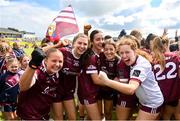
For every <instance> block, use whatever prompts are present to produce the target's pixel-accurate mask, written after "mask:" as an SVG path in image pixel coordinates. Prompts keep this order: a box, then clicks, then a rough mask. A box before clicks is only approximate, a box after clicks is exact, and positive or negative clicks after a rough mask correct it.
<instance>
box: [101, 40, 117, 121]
mask: <svg viewBox="0 0 180 121" xmlns="http://www.w3.org/2000/svg"><path fill="white" fill-rule="evenodd" d="M118 60H119V58H118V57H117V56H116V44H115V42H114V40H113V39H112V38H110V39H105V42H104V54H100V69H101V70H102V71H104V72H106V73H107V75H108V77H109V78H111V79H114V78H115V77H116V74H117V71H116V66H117V62H118ZM114 96H115V90H113V89H111V88H109V87H104V86H102V87H100V90H99V94H98V106H99V111H100V112H101V114H103V112H104V116H105V119H106V120H111V118H112V109H113V98H114Z"/></svg>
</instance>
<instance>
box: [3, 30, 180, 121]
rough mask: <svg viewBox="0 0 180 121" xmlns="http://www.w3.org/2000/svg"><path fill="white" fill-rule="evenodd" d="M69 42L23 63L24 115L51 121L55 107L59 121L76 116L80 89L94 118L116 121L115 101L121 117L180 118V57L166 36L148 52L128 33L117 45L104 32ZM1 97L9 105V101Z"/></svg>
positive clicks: (21, 109)
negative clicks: (135, 115) (170, 46)
mask: <svg viewBox="0 0 180 121" xmlns="http://www.w3.org/2000/svg"><path fill="white" fill-rule="evenodd" d="M86 33H87V32H86ZM67 44H68V42H67V41H59V42H58V43H57V44H55V45H46V47H43V48H42V49H40V48H36V49H35V50H34V51H33V52H32V54H31V55H32V58H31V60H30V62H29V60H28V59H26V58H24V61H23V60H22V61H21V62H24V63H26V66H27V67H26V66H25V67H26V69H25V70H24V67H23V66H22V67H21V68H22V70H24V71H23V72H22V73H21V74H20V75H18V78H20V79H19V82H18V86H19V89H20V94H18V93H19V92H18V91H17V93H16V95H18V102H17V114H18V116H19V117H20V119H22V120H27V119H28V120H47V119H49V114H50V111H51V114H52V118H53V119H55V120H63V114H64V112H65V113H66V114H67V118H68V120H76V119H77V115H76V113H77V111H76V108H75V106H76V105H75V102H74V101H75V98H74V93H75V89H76V88H77V95H78V100H79V103H80V104H81V105H82V106H83V107H84V108H85V110H86V113H87V119H90V120H102V119H103V118H105V119H106V120H111V119H112V110H113V105H114V104H113V103H114V102H116V103H115V105H116V118H117V119H118V120H129V119H132V114H133V112H134V111H137V110H138V112H137V117H136V119H137V120H158V119H164V120H169V119H171V118H172V116H174V118H175V119H180V93H179V91H178V88H179V87H180V64H179V63H180V57H179V56H178V55H177V54H176V53H175V52H170V51H169V49H168V48H169V40H168V39H167V38H165V37H164V36H162V37H160V36H155V37H154V38H153V39H152V40H151V44H150V47H149V48H148V52H146V51H144V50H145V49H143V48H142V47H141V44H140V40H139V37H136V36H134V35H124V36H122V37H121V38H119V39H118V41H117V42H116V43H115V42H114V40H113V39H112V37H110V36H106V37H105V38H104V36H103V32H101V31H99V30H93V31H92V32H91V33H90V35H89V37H88V36H87V35H85V34H83V33H79V34H77V35H76V36H75V37H74V39H73V41H72V45H71V46H64V45H67ZM13 62H14V61H13ZM15 62H16V61H15ZM8 63H10V62H7V69H8V68H10V67H11V68H10V69H8V71H10V73H17V72H11V71H13V69H12V66H13V67H14V65H13V64H14V63H12V62H11V63H10V64H8ZM27 63H28V64H29V65H27ZM16 65H17V64H16ZM14 68H15V67H14ZM16 68H18V67H16ZM14 70H15V69H14ZM16 70H18V69H16ZM8 73H9V72H8ZM12 76H13V77H14V74H13V75H12ZM4 78H5V76H4V75H2V76H1V77H0V79H1V80H6V79H4ZM2 83H4V82H3V81H0V84H1V85H0V86H2ZM14 87H15V86H14ZM0 89H1V88H0ZM1 92H3V91H1ZM1 92H0V94H1ZM3 93H4V92H3ZM1 95H2V94H1ZM1 95H0V96H1ZM3 99H4V98H3ZM12 99H15V98H12ZM114 99H115V100H116V101H113V100H114ZM0 101H1V102H0V104H1V103H2V104H3V101H4V100H0ZM14 102H15V101H14ZM12 104H14V103H12ZM1 107H2V106H1ZM11 107H13V106H11ZM15 107H16V106H14V107H13V108H15ZM4 108H5V106H4ZM8 109H9V107H8V108H7V110H6V111H7V112H8ZM11 111H13V112H14V111H15V110H13V109H11Z"/></svg>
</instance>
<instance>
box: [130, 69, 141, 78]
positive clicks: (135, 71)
mask: <svg viewBox="0 0 180 121" xmlns="http://www.w3.org/2000/svg"><path fill="white" fill-rule="evenodd" d="M140 73H141V71H140V70H134V72H133V74H132V75H133V76H136V77H139V75H140Z"/></svg>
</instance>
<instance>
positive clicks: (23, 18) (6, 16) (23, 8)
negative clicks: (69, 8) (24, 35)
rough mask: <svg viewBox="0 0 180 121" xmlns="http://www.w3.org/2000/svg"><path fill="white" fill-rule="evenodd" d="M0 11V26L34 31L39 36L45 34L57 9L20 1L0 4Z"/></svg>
mask: <svg viewBox="0 0 180 121" xmlns="http://www.w3.org/2000/svg"><path fill="white" fill-rule="evenodd" d="M0 11H1V12H0V17H1V21H0V26H1V27H14V28H17V29H19V30H25V31H30V32H35V33H36V35H37V36H41V37H43V36H44V35H45V33H46V30H47V27H48V25H49V24H50V23H51V21H52V20H53V18H54V17H55V16H56V15H57V11H52V10H50V9H48V8H44V7H41V6H32V5H30V4H27V3H22V2H9V4H8V5H7V6H2V7H1V8H0Z"/></svg>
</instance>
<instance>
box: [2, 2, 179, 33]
mask: <svg viewBox="0 0 180 121" xmlns="http://www.w3.org/2000/svg"><path fill="white" fill-rule="evenodd" d="M150 2H151V0H91V1H89V0H72V1H64V0H60V3H61V7H62V8H61V9H63V7H66V6H67V5H68V4H69V3H71V4H72V7H73V9H74V11H75V15H76V19H77V22H78V25H79V28H80V32H82V29H83V25H84V24H87V23H90V24H92V27H93V28H92V29H101V30H103V31H104V32H105V34H108V33H109V34H110V35H113V36H117V35H118V34H119V32H120V31H121V29H123V28H127V32H129V31H130V30H132V29H135V28H136V29H141V30H142V32H143V34H144V35H147V34H148V33H155V34H161V33H162V31H163V28H170V29H169V34H170V36H174V31H175V29H179V28H178V27H180V16H179V13H178V11H180V7H179V6H180V1H179V0H171V1H169V0H162V1H161V2H162V3H161V5H160V6H158V7H152V6H151V5H150ZM63 5H64V6H63ZM0 6H1V8H0V11H1V12H0V17H1V20H0V26H1V27H8V26H9V27H15V28H18V29H20V30H21V29H22V30H26V31H32V32H36V33H37V35H39V36H43V35H44V34H45V32H46V30H47V26H48V25H49V24H50V23H51V21H52V19H53V18H54V17H55V16H56V15H57V14H58V12H59V11H53V10H51V9H48V8H45V7H42V6H40V5H37V4H36V3H34V4H27V3H23V2H20V1H19V2H15V1H14V2H13V1H11V2H9V1H7V0H6V1H5V0H0ZM117 29H119V30H117Z"/></svg>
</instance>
